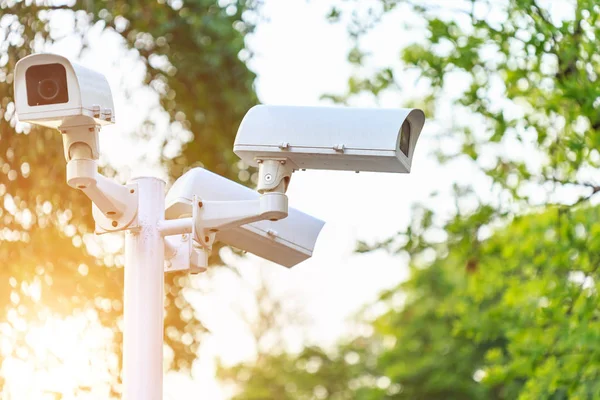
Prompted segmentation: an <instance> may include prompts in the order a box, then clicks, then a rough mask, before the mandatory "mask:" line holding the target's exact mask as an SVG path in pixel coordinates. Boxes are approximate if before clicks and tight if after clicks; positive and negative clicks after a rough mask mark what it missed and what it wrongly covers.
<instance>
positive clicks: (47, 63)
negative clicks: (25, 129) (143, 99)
mask: <svg viewBox="0 0 600 400" xmlns="http://www.w3.org/2000/svg"><path fill="white" fill-rule="evenodd" d="M14 85H15V105H16V110H17V113H18V115H19V120H20V121H22V122H30V123H35V124H37V125H43V126H47V127H50V128H59V127H72V126H79V125H92V124H93V125H107V124H112V123H114V122H115V114H114V104H113V99H112V94H111V91H110V86H109V85H108V82H107V81H106V78H105V77H104V75H102V74H100V73H98V72H95V71H92V70H89V69H87V68H84V67H82V66H80V65H77V64H73V63H71V62H70V61H69V60H68V59H66V58H65V57H62V56H58V55H54V54H33V55H30V56H27V57H24V58H22V59H21V60H19V62H17V65H16V67H15V79H14Z"/></svg>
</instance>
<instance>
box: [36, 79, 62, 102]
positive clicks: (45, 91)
mask: <svg viewBox="0 0 600 400" xmlns="http://www.w3.org/2000/svg"><path fill="white" fill-rule="evenodd" d="M58 91H59V87H58V83H57V82H56V81H55V80H54V79H44V80H43V81H40V83H39V84H38V94H39V95H40V97H41V98H42V99H45V100H52V99H54V98H55V97H56V96H58Z"/></svg>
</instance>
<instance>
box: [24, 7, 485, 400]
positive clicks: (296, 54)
mask: <svg viewBox="0 0 600 400" xmlns="http://www.w3.org/2000/svg"><path fill="white" fill-rule="evenodd" d="M337 3H338V2H337V1H333V0H319V1H314V0H312V1H307V0H286V1H277V0H265V3H264V6H263V9H262V13H263V15H264V16H266V18H267V20H266V21H264V22H261V23H260V24H259V26H258V28H257V30H256V32H255V33H254V34H252V36H251V37H249V38H248V46H249V47H250V49H251V50H252V51H253V52H254V53H255V57H254V58H253V59H252V60H251V62H250V64H249V65H250V67H251V69H252V70H253V71H255V72H256V73H257V76H258V79H257V82H256V89H257V93H258V96H259V99H260V101H261V102H262V103H264V104H285V105H329V104H330V103H328V102H326V101H324V100H321V96H322V95H323V94H325V93H343V92H344V91H345V89H346V85H347V79H348V77H349V76H350V75H351V74H352V73H353V70H352V69H351V67H350V65H349V63H348V62H347V60H346V57H347V52H348V50H349V48H350V45H351V43H350V41H349V38H348V34H347V31H346V27H345V25H344V24H330V23H328V22H327V21H326V18H325V16H326V15H327V13H328V11H329V9H330V6H331V5H332V4H337ZM440 3H444V4H448V3H447V2H443V1H442V0H440ZM460 3H462V2H461V1H458V0H457V1H453V4H457V5H458V4H460ZM351 4H354V3H351ZM410 19H411V15H410V13H408V12H407V11H406V9H404V8H402V7H400V8H399V9H398V10H396V11H395V12H393V13H391V14H390V15H388V16H387V17H386V18H384V19H383V21H382V22H381V23H380V24H379V26H378V28H377V29H376V30H375V31H374V32H373V33H372V34H370V35H369V36H368V37H367V38H365V41H364V42H363V45H364V47H366V48H368V49H369V50H370V51H371V52H372V55H371V57H370V59H369V60H370V61H369V63H368V67H369V68H376V67H378V66H385V65H393V64H397V59H398V54H399V50H400V48H402V47H403V46H404V45H406V44H408V43H410V42H411V41H412V40H415V38H417V39H418V37H419V35H423V34H424V32H423V31H422V29H419V27H418V26H416V27H413V30H411V31H407V30H406V29H405V28H404V26H403V25H402V24H401V23H399V21H406V20H410ZM54 24H55V26H54V29H56V30H58V31H60V30H61V29H64V30H65V31H67V30H68V29H70V28H71V27H69V26H68V24H66V23H65V21H64V20H61V19H60V18H57V19H56V20H55V21H54ZM90 44H91V48H92V51H90V52H87V53H84V54H83V56H82V58H81V60H80V62H81V63H82V64H83V65H85V66H88V67H91V68H93V69H95V70H97V71H100V72H102V73H104V74H105V75H106V76H107V79H108V80H109V83H110V85H111V88H112V90H113V94H114V97H115V108H116V115H117V123H116V124H115V125H114V126H111V127H108V128H105V129H104V130H103V131H102V133H101V152H102V160H103V161H104V162H108V163H110V164H112V165H114V166H115V167H117V168H119V169H120V170H121V171H125V172H124V174H125V175H127V176H136V175H138V176H139V175H158V176H161V174H162V172H161V171H160V169H158V168H157V167H156V166H153V165H148V164H143V163H138V162H137V161H136V160H137V159H138V158H139V157H140V156H142V155H144V154H145V153H148V152H153V151H156V149H157V148H158V143H159V142H160V137H158V136H157V137H156V138H155V140H154V141H153V140H150V141H149V142H146V143H139V139H136V138H133V137H132V136H131V135H127V134H126V132H131V131H133V130H134V129H135V127H136V126H137V125H139V124H140V123H141V122H142V121H143V119H144V117H145V115H143V114H139V113H136V108H139V105H140V104H145V105H146V107H147V108H152V107H156V106H157V103H156V101H155V98H154V97H152V96H149V95H148V91H147V89H139V88H138V87H132V86H127V85H123V82H124V81H135V80H132V79H130V77H131V76H135V75H136V74H137V75H140V76H141V73H142V71H141V70H140V66H139V64H137V63H136V61H135V57H134V56H133V55H132V54H131V53H128V52H126V51H125V50H124V49H123V48H122V47H121V46H119V43H118V41H117V40H116V38H115V37H110V36H106V35H102V34H100V32H97V33H96V34H94V33H93V32H92V34H91V35H90ZM48 50H51V51H53V52H56V53H59V54H63V55H66V56H70V57H75V56H76V54H77V46H75V45H74V43H73V42H72V41H71V39H69V38H67V39H65V40H62V41H60V42H59V43H58V44H56V45H55V46H53V47H52V48H51V49H48ZM416 78H417V77H416V76H413V75H410V74H407V75H406V76H403V77H402V80H403V83H404V88H405V91H404V92H402V93H395V94H390V95H386V96H383V97H382V98H381V99H379V101H378V102H377V103H376V102H375V100H374V99H372V98H369V97H367V96H361V97H359V98H357V99H354V100H353V103H352V105H360V106H377V107H390V108H397V107H402V106H403V105H405V104H407V102H408V101H409V100H410V99H413V98H415V97H418V96H419V93H420V91H422V90H423V89H424V87H423V86H422V83H419V82H418V81H417V79H416ZM455 85H457V86H456V87H458V86H459V85H460V82H456V83H455ZM134 89H135V90H134ZM126 91H130V92H131V95H132V96H131V97H127V96H125V95H126ZM438 111H439V114H438V117H439V118H437V120H436V121H435V122H433V121H431V120H429V121H427V122H426V125H425V128H424V130H423V132H422V134H421V137H420V139H419V143H418V144H417V147H416V152H415V157H414V160H413V165H412V172H411V174H408V175H407V174H398V175H395V174H383V173H360V174H355V173H354V172H327V171H306V172H300V173H295V174H294V176H293V178H292V181H291V184H290V187H289V190H288V193H287V194H288V197H289V204H290V206H291V207H294V208H297V209H299V210H301V211H303V212H306V213H308V214H311V215H313V216H315V217H317V218H320V219H322V220H323V221H325V222H326V225H325V227H324V229H323V231H322V233H321V235H320V236H319V240H318V242H317V245H316V247H315V249H314V254H313V257H312V258H311V259H309V260H307V261H305V262H303V263H302V264H300V265H298V266H296V267H294V268H293V269H291V270H288V269H285V268H283V267H280V266H277V265H273V264H270V263H268V262H266V261H264V260H260V259H258V258H257V257H253V256H249V257H247V258H245V259H243V260H239V259H235V258H233V257H231V256H228V255H227V254H225V255H224V257H225V259H226V260H228V261H230V262H231V263H233V264H234V265H236V266H237V267H238V268H239V270H240V271H241V273H242V275H243V276H244V278H245V279H244V280H243V281H240V280H239V279H235V278H234V277H233V276H232V275H231V274H229V273H228V272H226V271H223V272H219V273H216V274H214V276H211V278H210V280H208V279H206V278H205V276H204V275H198V276H195V277H194V278H193V286H194V287H196V288H198V289H200V290H191V291H190V292H189V293H188V297H189V298H190V301H192V302H193V303H194V305H195V306H196V308H197V310H198V316H199V317H200V318H201V320H202V321H203V323H204V324H205V325H206V326H207V327H208V328H209V329H210V331H211V332H212V334H211V335H210V336H209V337H208V338H207V340H206V341H205V343H204V344H203V346H202V347H201V349H200V351H199V358H198V361H197V362H196V363H195V365H194V368H193V374H192V377H191V378H188V377H184V376H181V375H177V374H169V375H168V376H167V377H166V379H165V383H164V387H165V399H178V400H187V399H197V398H199V397H200V396H201V397H202V398H207V399H211V400H220V399H224V398H226V391H225V390H224V389H223V388H222V387H220V386H219V384H218V383H217V382H216V381H215V379H214V358H215V357H216V356H218V357H220V358H222V359H223V361H224V362H225V363H227V364H231V363H235V362H239V361H241V360H244V359H250V358H251V357H252V355H253V351H254V349H253V344H252V340H251V338H250V336H249V334H248V328H247V325H245V323H244V322H243V321H242V319H240V318H239V317H238V316H237V314H239V310H240V309H242V310H245V311H246V312H251V311H252V310H251V309H250V310H248V309H247V308H245V307H246V306H245V304H247V303H248V299H249V298H250V297H251V296H252V287H253V286H254V285H256V284H257V282H258V281H259V279H261V277H262V279H265V280H266V282H267V283H268V285H269V287H270V288H271V289H272V291H273V294H274V295H275V296H276V297H277V298H279V299H281V301H282V302H283V303H284V305H285V306H286V307H288V308H290V309H294V310H297V311H300V313H301V315H302V316H304V317H305V319H306V324H305V329H304V330H298V329H296V330H291V331H290V332H289V345H290V347H292V348H293V347H294V346H295V347H297V346H298V345H299V344H300V343H301V342H302V341H308V342H311V343H317V344H320V345H324V346H329V345H332V344H333V343H335V342H336V341H337V340H339V339H340V338H342V337H344V335H345V334H347V333H348V332H349V331H351V329H350V328H351V327H352V326H354V325H353V324H352V323H351V322H352V317H353V316H354V315H355V314H356V313H357V312H358V311H359V310H361V308H362V307H364V306H365V305H366V304H369V303H371V302H373V301H374V300H375V299H376V298H377V295H378V293H379V292H380V291H381V290H383V289H386V288H390V287H393V286H395V285H397V284H398V283H399V282H401V281H402V280H403V279H406V277H407V274H408V268H407V265H406V259H405V258H404V257H402V256H394V255H390V254H387V253H385V252H383V251H376V252H372V253H368V254H356V253H354V249H355V246H356V242H357V240H365V241H367V242H370V243H374V242H376V241H377V240H381V239H385V238H387V237H389V236H391V235H393V234H394V233H396V232H397V231H399V230H401V229H403V228H404V227H406V225H407V224H408V223H409V221H410V218H411V206H412V205H413V204H420V203H424V202H431V201H432V200H430V198H429V194H430V193H431V192H433V191H439V192H441V193H448V192H449V190H450V187H451V185H452V184H453V183H454V182H461V181H463V182H467V181H468V182H471V183H475V185H476V186H477V187H479V188H480V189H481V190H482V191H485V189H486V188H489V186H490V184H489V181H487V180H486V179H485V178H484V177H482V176H481V174H479V173H476V172H474V171H473V167H472V166H471V165H470V164H468V163H466V162H465V163H460V162H459V163H455V164H453V165H452V166H450V167H444V168H440V166H439V165H438V164H437V162H436V161H435V160H434V157H433V156H432V154H431V153H432V151H433V150H434V148H435V146H436V145H437V144H438V142H437V139H436V136H437V135H438V134H440V133H447V129H448V128H447V126H449V123H448V124H445V122H448V121H449V120H450V119H451V118H452V117H456V115H453V110H452V109H451V108H449V107H448V108H443V107H442V108H441V109H440V110H438ZM459 117H460V116H459ZM157 120H158V122H159V123H158V124H157V126H158V129H167V123H168V121H167V120H166V119H164V116H160V115H157ZM161 124H162V125H161ZM134 144H135V145H134ZM449 145H451V144H449ZM124 149H126V150H124ZM445 199H450V196H446V197H444V196H443V195H442V196H441V197H439V198H438V200H436V203H435V207H436V209H437V210H438V212H439V213H441V214H444V213H445V212H447V213H450V212H451V210H452V209H453V207H454V204H453V203H452V201H448V202H446V201H445ZM428 204H429V203H428ZM57 326H58V327H56V328H55V329H58V330H59V331H60V329H63V330H64V329H65V328H64V327H60V324H59V323H57ZM67 347H68V346H67ZM23 385H24V386H27V382H23ZM23 398H24V397H23Z"/></svg>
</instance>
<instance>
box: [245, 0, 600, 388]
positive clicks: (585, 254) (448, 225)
mask: <svg viewBox="0 0 600 400" xmlns="http://www.w3.org/2000/svg"><path fill="white" fill-rule="evenodd" d="M353 4H355V5H356V7H358V6H359V5H358V2H353ZM550 5H552V6H557V3H554V2H552V3H546V4H545V7H546V8H545V7H542V5H541V4H540V3H538V2H537V1H535V0H524V1H516V0H507V1H503V2H487V1H480V0H471V1H465V2H463V3H453V4H452V6H450V5H443V6H438V5H434V4H433V3H428V2H411V1H380V2H375V3H369V5H368V6H366V7H367V10H366V12H361V13H355V14H353V16H352V21H351V25H350V34H351V37H352V38H354V39H355V43H356V45H355V47H354V49H353V50H352V51H351V53H350V54H349V60H350V62H352V63H354V64H355V65H356V68H357V74H356V76H354V77H352V78H351V79H350V81H349V90H348V93H346V94H344V95H334V96H332V95H329V96H328V97H329V98H331V99H333V100H335V101H340V102H347V101H350V100H351V99H352V97H353V96H355V95H357V94H363V95H364V94H371V95H373V96H374V97H380V96H383V95H384V94H385V93H387V92H396V91H398V90H401V89H403V84H402V82H401V81H400V80H399V79H398V77H400V76H403V75H402V74H405V73H406V74H408V73H411V72H416V73H417V74H418V76H419V79H420V80H421V82H422V83H423V84H422V85H421V86H420V87H425V88H428V89H426V93H424V95H423V96H422V98H419V99H413V101H414V102H416V103H418V104H420V105H421V106H422V107H424V108H425V109H426V110H427V111H428V114H429V117H432V116H435V114H436V110H438V109H441V108H442V107H444V105H445V104H450V106H451V107H452V114H453V115H460V116H461V118H456V119H454V120H451V121H444V124H445V126H447V125H448V123H449V122H450V123H451V124H452V126H451V128H448V129H447V132H448V133H447V134H446V135H449V138H447V139H446V140H445V141H443V142H442V144H443V145H444V144H447V143H449V142H452V143H453V144H458V146H457V148H459V149H460V151H457V152H455V153H450V152H449V151H448V150H447V148H448V147H446V146H443V145H442V146H440V148H439V149H438V151H437V155H438V158H439V160H440V163H441V164H442V165H450V164H452V163H455V162H457V161H462V162H464V161H465V160H469V162H470V166H471V170H472V171H473V175H475V173H476V172H475V171H478V172H482V173H483V174H485V176H487V178H488V180H489V181H490V182H491V188H486V189H485V191H487V193H484V190H481V189H480V188H477V187H473V185H472V184H471V183H470V182H469V181H468V180H467V181H466V182H461V183H460V184H456V185H455V186H454V192H453V197H454V200H455V204H456V209H455V212H454V215H452V216H450V217H447V216H442V215H439V214H438V213H436V211H435V209H434V208H430V207H427V206H426V205H420V206H417V207H415V210H414V212H413V215H414V216H415V217H414V218H413V221H412V222H411V223H410V225H409V226H408V228H406V229H403V230H402V231H401V232H400V233H399V234H398V235H397V236H396V237H393V238H390V239H389V240H386V241H383V242H381V243H375V244H368V243H360V244H359V247H358V249H359V251H371V250H373V249H378V248H384V249H387V250H388V251H390V252H391V253H400V252H402V253H405V254H408V255H409V260H410V265H411V272H412V274H411V277H410V279H409V280H408V281H407V282H405V283H404V284H402V285H400V286H399V287H398V288H396V289H394V290H392V291H390V292H389V293H385V294H383V295H382V298H381V300H380V301H381V302H383V303H384V304H386V305H387V306H388V308H389V311H388V312H387V313H385V314H384V315H383V316H381V317H379V318H378V319H376V320H375V321H372V322H370V324H371V326H372V328H373V330H374V332H375V333H374V334H373V335H372V336H370V337H367V338H358V339H355V340H360V341H361V342H362V341H366V342H367V343H368V344H367V345H366V347H364V346H363V348H366V349H367V354H368V356H365V357H364V358H360V368H359V372H358V374H359V376H358V378H357V377H356V375H352V374H350V375H349V377H350V379H347V378H343V379H347V380H346V382H347V383H348V387H352V386H355V387H356V388H357V389H356V391H355V392H354V393H353V394H352V395H349V398H357V399H372V398H373V399H374V398H377V399H379V398H427V399H435V398H457V399H459V398H499V399H513V398H522V399H530V398H552V399H565V398H582V399H583V398H595V396H597V393H598V387H597V383H596V382H597V381H598V371H599V370H598V365H599V360H598V354H599V353H598V350H597V345H596V343H598V333H599V326H598V315H597V310H596V309H597V303H598V294H597V282H598V278H599V276H598V266H599V265H600V260H598V256H597V254H598V240H599V239H598V237H597V234H598V232H599V231H600V224H598V222H597V221H598V210H597V208H590V207H589V206H587V203H588V201H589V200H590V199H591V198H592V197H593V196H594V195H595V194H597V193H598V192H600V185H599V184H598V183H597V181H596V180H594V179H593V178H592V173H593V171H595V170H596V169H597V168H598V166H599V162H600V153H598V150H597V148H598V142H599V141H600V135H599V130H600V122H599V121H600V120H599V119H598V118H599V116H598V113H597V112H596V109H597V105H598V99H599V98H600V97H599V94H600V93H599V90H600V89H599V87H598V84H597V83H598V71H600V58H598V57H597V56H596V55H595V52H594V48H595V41H596V39H595V38H596V37H598V35H599V34H600V25H599V24H598V19H599V18H600V7H599V6H598V5H597V4H596V2H594V1H589V0H578V1H575V2H571V3H569V4H565V3H563V4H561V8H560V10H558V9H557V8H553V9H551V8H549V7H550ZM398 10H400V11H398ZM363 11H364V10H363ZM396 11H398V12H397V13H395V12H396ZM344 12H345V11H344V9H334V10H333V11H332V13H331V14H330V18H331V19H333V20H339V19H342V20H343V19H344ZM415 14H417V15H418V16H419V17H420V18H419V19H418V20H419V21H421V22H423V23H424V25H425V33H426V34H425V36H424V37H423V38H420V39H418V40H416V41H415V42H414V43H412V44H410V45H408V46H406V47H404V48H403V49H402V51H401V54H400V57H399V59H398V63H397V64H395V65H387V66H383V67H382V68H380V69H379V70H378V71H376V72H375V73H374V74H372V75H369V73H368V72H367V71H366V70H365V69H363V65H365V64H366V63H367V61H368V58H369V50H371V49H369V48H364V47H363V43H364V41H363V38H365V37H366V36H367V35H368V34H369V32H370V31H371V30H372V29H376V27H377V25H378V22H379V21H380V20H381V19H382V18H384V17H386V18H392V17H394V18H401V15H410V16H411V17H410V18H411V21H415V20H417V18H414V15H415ZM415 25H416V24H415ZM397 26H401V24H400V23H398V24H397ZM415 29H416V28H415ZM414 36H415V37H419V35H414ZM456 82H460V83H461V84H460V85H456V84H455V83H456ZM457 86H458V88H457ZM441 136H443V135H441ZM452 148H456V146H452ZM489 193H491V195H490V194H489ZM438 196H439V195H438ZM447 200H448V199H447V198H445V202H447ZM398 299H400V300H398ZM402 299H404V300H403V301H401V300H402ZM398 303H400V305H398ZM366 322H369V321H366ZM386 338H387V339H386ZM355 340H354V341H355ZM386 340H387V345H386ZM347 341H348V340H347ZM352 342H353V340H350V343H352ZM341 348H343V347H341ZM324 353H326V354H329V352H324ZM337 353H340V350H339V349H335V350H334V351H333V354H337ZM356 353H357V354H359V355H360V354H361V353H360V352H358V351H356ZM274 357H275V361H274V362H275V365H279V364H282V362H281V360H282V359H284V360H286V364H284V365H291V366H292V368H296V369H295V370H293V371H292V372H290V371H288V370H285V376H286V377H288V378H289V379H294V377H297V379H296V380H293V382H294V384H295V385H296V386H298V387H302V388H303V389H302V390H301V391H300V390H297V391H296V392H294V393H291V392H290V391H287V392H285V393H286V394H285V396H288V397H285V396H282V397H281V398H292V399H301V398H314V397H319V396H317V395H316V394H315V393H314V388H315V387H316V386H315V385H316V383H314V379H313V380H312V381H310V380H305V379H303V378H304V372H303V371H302V370H298V369H299V368H298V367H297V364H296V362H297V360H299V359H302V357H303V354H300V355H294V354H284V355H279V356H274ZM327 357H331V356H330V355H328V356H327ZM323 359H324V360H328V358H326V357H323ZM373 359H375V360H376V361H375V362H373V361H372V360H373ZM324 363H325V365H330V363H329V361H326V362H324ZM268 364H269V362H263V363H262V364H256V365H246V366H243V368H246V369H245V370H243V369H240V370H242V371H245V372H244V374H245V375H244V377H245V378H246V380H243V381H241V394H240V396H238V398H261V397H260V396H255V397H251V396H252V395H253V394H254V393H260V392H258V390H257V389H256V388H255V387H254V385H255V384H256V383H257V382H262V381H264V379H265V377H269V376H270V375H268V370H267V369H266V367H265V365H268ZM338 367H339V368H345V370H344V371H347V369H348V368H350V367H349V366H345V365H344V364H343V363H341V364H338ZM240 368H242V367H240ZM352 368H354V366H352ZM272 375H274V376H277V375H276V374H272ZM320 375H321V374H320V373H319V374H317V376H320ZM382 377H385V378H387V380H386V379H382V381H381V382H382V385H381V387H385V386H386V385H387V392H382V391H381V390H380V387H378V386H377V382H378V381H379V379H380V378H382ZM238 378H239V377H238ZM356 379H359V380H361V379H362V382H365V383H366V384H365V385H362V386H361V385H355V384H352V382H355V380H356ZM244 382H250V384H248V383H244ZM318 382H319V383H318V384H321V385H323V384H324V383H327V382H329V376H328V375H327V374H326V373H323V375H322V376H321V379H318ZM269 385H273V382H272V381H269ZM394 385H397V386H394ZM365 386H366V387H367V389H368V390H367V391H366V392H361V393H359V392H358V390H360V389H359V388H364V387H365ZM264 387H265V388H267V387H268V386H264ZM390 388H391V389H392V390H390ZM311 390H312V392H311ZM378 390H379V391H378ZM290 393H291V394H290ZM311 393H312V394H311ZM246 396H247V397H246ZM329 396H331V394H330V395H329ZM329 396H327V397H329ZM262 398H266V397H262ZM342 398H343V397H342Z"/></svg>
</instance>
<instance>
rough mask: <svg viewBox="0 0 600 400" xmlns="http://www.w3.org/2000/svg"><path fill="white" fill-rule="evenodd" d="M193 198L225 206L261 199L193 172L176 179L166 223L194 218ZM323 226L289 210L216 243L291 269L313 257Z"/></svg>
mask: <svg viewBox="0 0 600 400" xmlns="http://www.w3.org/2000/svg"><path fill="white" fill-rule="evenodd" d="M194 196H196V197H197V198H199V199H201V200H202V201H224V202H236V201H238V202H239V201H242V202H243V201H248V200H256V199H258V198H259V197H260V195H259V194H258V193H257V192H256V191H254V190H252V189H250V188H247V187H245V186H243V185H240V184H239V183H236V182H233V181H230V180H229V179H227V178H225V177H222V176H220V175H217V174H214V173H212V172H210V171H208V170H206V169H204V168H193V169H191V170H189V171H188V172H186V173H185V174H183V175H182V176H181V177H180V178H179V179H177V181H175V184H174V185H173V186H172V187H171V189H170V190H169V192H168V193H167V197H166V199H165V203H166V210H165V217H166V219H178V218H182V217H189V216H191V215H192V208H193V199H194ZM323 225H324V222H323V221H321V220H319V219H317V218H314V217H312V216H310V215H308V214H305V213H303V212H301V211H298V210H296V209H294V208H291V207H290V208H289V210H288V216H287V218H285V219H281V220H279V221H269V220H265V221H258V222H253V223H250V224H246V225H242V226H239V227H236V228H233V229H228V230H223V231H219V232H218V233H217V234H216V241H219V242H222V243H225V244H226V245H228V246H232V247H235V248H238V249H240V250H244V251H247V252H250V253H253V254H255V255H257V256H259V257H262V258H265V259H267V260H269V261H272V262H275V263H277V264H280V265H283V266H285V267H288V268H290V267H293V266H294V265H296V264H298V263H300V262H302V261H304V260H306V259H308V258H310V257H311V256H312V253H313V249H314V247H315V244H316V242H317V237H318V236H319V233H320V232H321V229H322V228H323Z"/></svg>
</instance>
